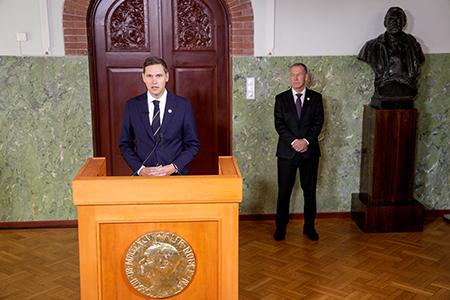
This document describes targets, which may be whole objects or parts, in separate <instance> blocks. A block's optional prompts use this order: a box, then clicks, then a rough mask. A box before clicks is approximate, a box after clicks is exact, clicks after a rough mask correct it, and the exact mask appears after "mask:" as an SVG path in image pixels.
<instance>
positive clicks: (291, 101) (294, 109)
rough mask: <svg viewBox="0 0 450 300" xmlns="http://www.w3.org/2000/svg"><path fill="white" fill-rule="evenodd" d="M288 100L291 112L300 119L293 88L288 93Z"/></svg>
mask: <svg viewBox="0 0 450 300" xmlns="http://www.w3.org/2000/svg"><path fill="white" fill-rule="evenodd" d="M286 101H287V106H288V108H289V112H290V114H291V115H292V117H294V118H295V119H297V120H298V116H297V107H295V99H294V96H293V95H292V90H289V91H288V93H287V95H286Z"/></svg>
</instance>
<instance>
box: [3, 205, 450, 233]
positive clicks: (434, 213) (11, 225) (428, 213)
mask: <svg viewBox="0 0 450 300" xmlns="http://www.w3.org/2000/svg"><path fill="white" fill-rule="evenodd" d="M350 214H351V213H350V212H326V213H317V218H318V219H341V218H350ZM424 214H425V217H426V218H439V217H442V216H443V215H445V214H450V209H447V210H425V212H424ZM275 216H276V215H275V214H265V215H239V221H266V220H275ZM290 218H291V219H303V214H302V213H297V214H291V215H290ZM61 227H78V220H66V221H28V222H0V229H25V228H61Z"/></svg>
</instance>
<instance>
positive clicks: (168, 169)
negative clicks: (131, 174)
mask: <svg viewBox="0 0 450 300" xmlns="http://www.w3.org/2000/svg"><path fill="white" fill-rule="evenodd" d="M175 171H176V169H175V167H174V166H173V165H172V164H170V165H165V166H157V167H148V168H142V170H141V172H139V174H140V175H141V176H169V175H172V174H173V173H175Z"/></svg>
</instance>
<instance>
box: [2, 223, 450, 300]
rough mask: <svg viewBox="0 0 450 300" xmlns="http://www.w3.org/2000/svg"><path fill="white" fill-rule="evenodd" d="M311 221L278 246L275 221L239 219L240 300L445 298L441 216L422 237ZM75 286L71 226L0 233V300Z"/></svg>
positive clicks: (447, 237)
mask: <svg viewBox="0 0 450 300" xmlns="http://www.w3.org/2000/svg"><path fill="white" fill-rule="evenodd" d="M316 224H317V225H316V229H317V231H318V233H319V235H320V240H319V241H317V242H313V241H310V240H309V239H308V238H306V236H304V235H303V234H302V220H293V221H291V223H290V224H289V226H288V229H287V235H286V239H285V240H284V241H281V242H277V241H275V240H274V239H273V232H274V222H273V221H242V222H241V223H240V261H239V268H240V269H239V270H240V271H239V276H240V277H239V299H242V300H248V299H258V300H263V299H264V300H269V299H270V300H281V299H295V300H298V299H308V300H310V299H311V300H312V299H320V300H325V299H357V300H362V299H371V300H375V299H398V300H404V299H415V300H416V299H417V300H418V299H450V224H448V223H445V222H444V221H443V219H442V218H438V219H433V220H427V221H426V224H425V226H424V231H423V232H420V233H378V234H365V233H363V232H362V231H361V230H360V229H359V228H358V227H357V226H356V225H355V223H354V222H353V221H352V220H351V219H318V220H317V222H316ZM79 283H80V278H79V270H78V237H77V229H76V228H67V229H20V230H0V299H2V300H6V299H20V300H25V299H58V300H62V299H80V288H79ZM193 300H197V299H193ZM207 300H209V299H207ZM225 300H227V299H225Z"/></svg>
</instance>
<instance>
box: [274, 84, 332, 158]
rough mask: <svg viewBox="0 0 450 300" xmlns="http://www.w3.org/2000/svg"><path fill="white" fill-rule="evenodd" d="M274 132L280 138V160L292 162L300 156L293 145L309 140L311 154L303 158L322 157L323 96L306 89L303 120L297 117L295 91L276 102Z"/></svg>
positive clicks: (288, 91)
mask: <svg viewBox="0 0 450 300" xmlns="http://www.w3.org/2000/svg"><path fill="white" fill-rule="evenodd" d="M274 117H275V129H276V131H277V133H278V134H279V138H278V145H277V153H276V155H277V157H281V158H286V159H292V158H294V156H295V154H296V153H297V152H296V151H295V150H294V148H292V146H291V143H292V142H293V141H294V140H295V139H306V140H308V142H309V145H308V150H307V151H306V152H304V153H301V155H302V156H303V157H304V158H310V157H320V146H319V141H318V137H319V134H320V131H321V130H322V126H323V123H324V113H323V103H322V95H321V94H319V93H317V92H314V91H312V90H310V89H306V94H305V100H304V102H303V107H302V114H301V116H300V120H299V119H298V117H297V108H296V107H295V101H294V97H293V95H292V89H289V90H287V91H285V92H283V93H281V94H278V95H277V96H276V98H275V114H274Z"/></svg>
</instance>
